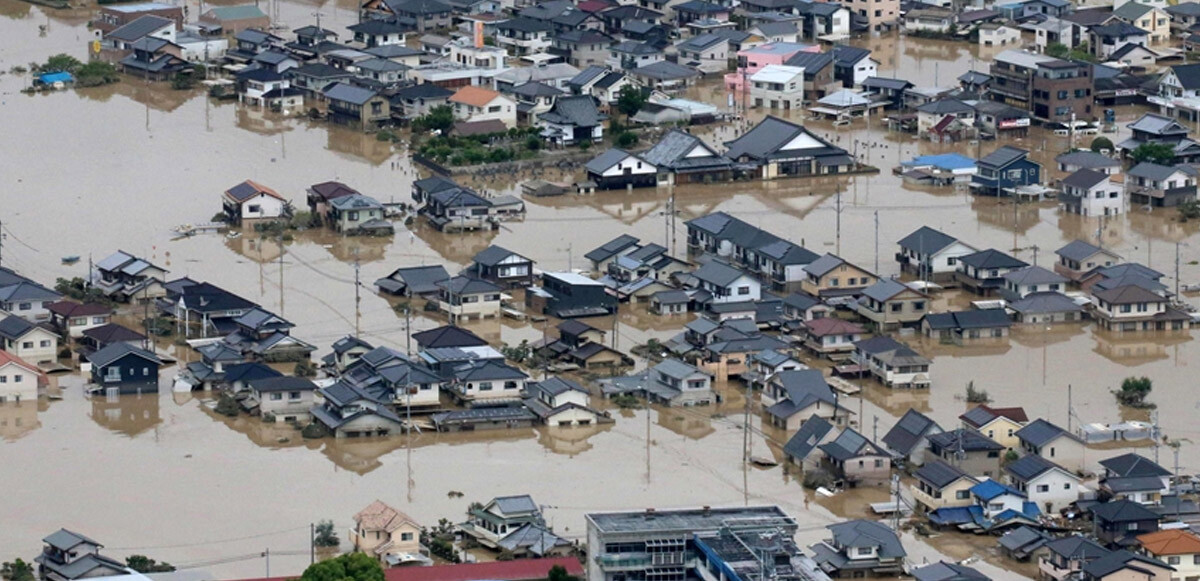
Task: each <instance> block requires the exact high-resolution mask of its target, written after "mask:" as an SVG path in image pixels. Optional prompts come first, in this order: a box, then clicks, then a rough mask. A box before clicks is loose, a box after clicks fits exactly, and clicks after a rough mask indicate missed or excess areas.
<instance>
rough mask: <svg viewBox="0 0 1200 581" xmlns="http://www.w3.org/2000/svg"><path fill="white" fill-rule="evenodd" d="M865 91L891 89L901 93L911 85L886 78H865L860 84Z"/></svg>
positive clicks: (904, 81) (900, 80)
mask: <svg viewBox="0 0 1200 581" xmlns="http://www.w3.org/2000/svg"><path fill="white" fill-rule="evenodd" d="M862 86H863V88H866V89H876V88H878V89H891V90H894V91H903V90H904V89H907V88H909V87H911V86H912V83H910V82H908V81H906V80H904V79H892V78H888V77H867V78H866V80H864V81H863V83H862Z"/></svg>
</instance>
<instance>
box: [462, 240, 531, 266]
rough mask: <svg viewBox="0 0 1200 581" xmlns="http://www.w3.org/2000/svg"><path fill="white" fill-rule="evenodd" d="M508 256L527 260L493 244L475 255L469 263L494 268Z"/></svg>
mask: <svg viewBox="0 0 1200 581" xmlns="http://www.w3.org/2000/svg"><path fill="white" fill-rule="evenodd" d="M510 256H516V257H517V258H520V259H522V260H529V259H528V258H525V257H524V256H521V255H520V254H517V253H516V252H513V251H511V250H509V249H507V248H504V247H503V246H497V245H495V244H493V245H491V246H488V247H487V248H484V249H483V250H480V251H479V252H478V253H476V254H475V256H474V257H473V258H471V262H474V263H475V264H479V265H482V266H496V265H497V264H500V263H501V262H502V261H503V260H505V259H506V258H508V257H510Z"/></svg>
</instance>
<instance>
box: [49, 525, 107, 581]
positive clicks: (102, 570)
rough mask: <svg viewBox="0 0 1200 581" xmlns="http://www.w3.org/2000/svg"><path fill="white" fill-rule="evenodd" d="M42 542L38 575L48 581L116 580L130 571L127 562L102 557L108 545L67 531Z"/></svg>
mask: <svg viewBox="0 0 1200 581" xmlns="http://www.w3.org/2000/svg"><path fill="white" fill-rule="evenodd" d="M42 543H44V545H43V546H42V552H41V554H40V555H38V556H37V557H35V558H34V559H33V561H34V562H35V563H37V566H38V574H39V575H40V576H41V578H42V579H46V580H47V581H75V580H76V579H83V578H87V577H115V576H120V575H125V574H127V572H128V571H129V568H128V567H126V566H125V564H124V563H121V562H120V561H117V560H115V559H111V558H109V557H106V556H104V555H101V554H100V549H103V548H104V545H101V544H100V543H98V542H96V541H94V540H92V539H90V538H88V537H86V536H84V535H81V534H79V533H76V532H72V531H69V530H67V529H58V531H56V532H55V533H54V534H51V535H50V536H48V537H46V538H44V539H42Z"/></svg>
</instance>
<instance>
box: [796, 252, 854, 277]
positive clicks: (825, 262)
mask: <svg viewBox="0 0 1200 581" xmlns="http://www.w3.org/2000/svg"><path fill="white" fill-rule="evenodd" d="M845 262H846V261H845V260H842V259H841V258H840V257H838V256H835V255H833V254H826V255H824V256H822V257H820V258H818V259H816V260H814V261H812V262H810V263H809V264H808V265H807V266H805V267H804V271H805V272H808V273H811V274H813V275H816V276H823V275H824V274H825V273H827V272H829V271H831V270H833V269H835V268H837V267H839V266H841V265H842V264H844V263H845Z"/></svg>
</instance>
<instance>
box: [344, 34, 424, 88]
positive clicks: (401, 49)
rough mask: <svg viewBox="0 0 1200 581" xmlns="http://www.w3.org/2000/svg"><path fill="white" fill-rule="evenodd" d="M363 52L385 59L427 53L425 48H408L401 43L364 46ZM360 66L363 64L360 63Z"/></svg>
mask: <svg viewBox="0 0 1200 581" xmlns="http://www.w3.org/2000/svg"><path fill="white" fill-rule="evenodd" d="M363 52H365V53H367V54H371V55H375V56H377V57H379V58H385V59H394V58H399V57H406V56H420V55H423V54H425V51H423V50H419V49H415V48H408V47H407V46H404V45H401V44H384V45H380V46H373V47H371V48H364V49H363ZM359 66H362V65H361V64H360V65H359ZM423 84H425V83H423Z"/></svg>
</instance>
